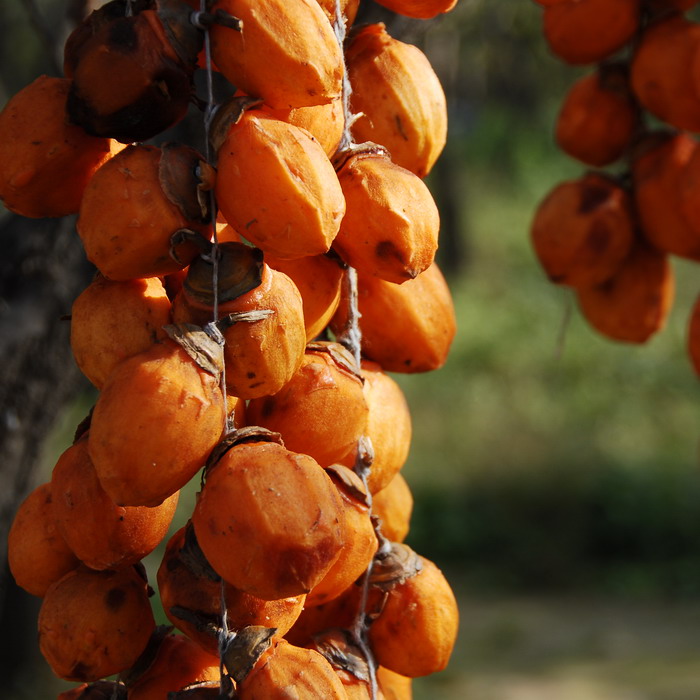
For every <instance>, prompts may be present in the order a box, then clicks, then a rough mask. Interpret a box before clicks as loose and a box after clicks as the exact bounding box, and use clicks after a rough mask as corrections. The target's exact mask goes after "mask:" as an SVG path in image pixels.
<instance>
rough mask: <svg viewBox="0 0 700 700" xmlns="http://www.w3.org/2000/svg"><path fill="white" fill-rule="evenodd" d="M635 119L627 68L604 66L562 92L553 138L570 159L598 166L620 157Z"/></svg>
mask: <svg viewBox="0 0 700 700" xmlns="http://www.w3.org/2000/svg"><path fill="white" fill-rule="evenodd" d="M638 122H639V111H638V109H637V107H636V105H635V102H634V100H633V99H632V96H631V94H630V91H629V88H628V75H627V70H626V69H625V68H624V67H622V66H620V65H619V64H616V65H613V66H606V67H603V68H601V69H599V70H598V71H596V72H595V73H591V74H589V75H586V76H584V77H583V78H580V79H579V80H578V81H576V83H574V85H573V86H572V87H571V89H570V90H569V92H568V93H567V94H566V97H565V98H564V102H563V104H562V106H561V110H560V111H559V116H558V117H557V124H556V141H557V144H558V146H559V148H561V149H562V150H563V151H564V152H565V153H567V154H568V155H570V156H571V157H572V158H576V159H578V160H580V161H581V162H583V163H586V164H587V165H593V166H596V167H602V166H604V165H609V164H610V163H613V162H615V161H616V160H618V159H619V158H620V157H622V155H623V154H624V153H625V151H626V150H627V148H628V147H629V146H630V144H631V142H632V138H633V136H634V133H635V130H636V128H637V125H638Z"/></svg>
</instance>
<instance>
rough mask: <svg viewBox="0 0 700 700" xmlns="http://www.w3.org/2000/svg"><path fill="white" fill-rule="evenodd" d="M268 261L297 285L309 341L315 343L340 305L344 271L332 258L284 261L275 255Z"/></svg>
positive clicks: (321, 257) (266, 258)
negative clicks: (314, 340) (315, 339)
mask: <svg viewBox="0 0 700 700" xmlns="http://www.w3.org/2000/svg"><path fill="white" fill-rule="evenodd" d="M265 262H266V263H267V264H268V265H269V266H270V267H271V268H272V269H273V270H277V271H278V272H283V273H284V274H285V275H287V276H288V277H289V278H290V279H291V280H292V282H294V284H295V285H296V286H297V289H298V290H299V293H300V294H301V301H302V305H303V309H304V325H305V327H306V340H307V342H310V341H311V340H313V339H314V338H315V337H316V336H317V335H318V334H319V333H320V332H321V331H322V330H323V329H324V328H325V327H326V326H327V325H328V322H329V321H330V320H331V318H333V314H334V313H335V312H336V310H337V309H338V305H339V304H340V295H341V286H342V282H343V269H342V267H341V266H340V264H339V263H338V262H337V261H336V260H334V259H333V258H332V257H330V256H326V255H311V256H309V257H306V258H296V259H294V260H281V259H280V258H275V257H273V256H271V255H266V256H265Z"/></svg>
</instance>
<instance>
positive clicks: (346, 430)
mask: <svg viewBox="0 0 700 700" xmlns="http://www.w3.org/2000/svg"><path fill="white" fill-rule="evenodd" d="M246 415H247V416H248V422H249V423H250V424H251V425H260V426H263V427H264V428H267V429H268V430H274V431H276V432H279V433H280V434H281V435H282V439H283V440H284V444H285V445H286V446H287V447H288V448H289V449H290V450H293V451H294V452H303V453H304V454H307V455H311V456H312V457H313V458H314V459H315V460H316V461H317V462H318V463H319V464H321V466H328V465H330V464H333V463H334V462H337V461H339V460H340V459H341V458H342V457H344V456H345V455H346V454H347V452H348V451H349V450H350V449H351V448H352V447H353V446H354V445H355V443H356V442H357V440H358V439H359V438H360V437H361V436H362V435H363V434H364V432H365V429H366V426H367V415H368V409H367V402H366V400H365V397H364V393H363V389H362V380H361V378H360V376H359V375H358V374H357V370H356V369H355V367H354V361H353V359H352V356H350V355H349V353H347V351H345V349H344V348H343V347H342V346H340V345H339V344H337V343H325V344H324V343H314V344H312V345H309V346H307V351H306V353H305V354H304V359H303V360H302V363H301V366H300V367H299V369H298V370H297V372H296V373H295V374H294V375H293V376H292V378H291V379H290V380H289V381H288V382H287V383H286V384H285V385H284V386H283V387H282V389H280V391H278V392H277V393H276V394H274V395H273V396H265V397H261V398H259V399H254V400H252V401H251V402H250V403H249V404H248V408H247V413H246Z"/></svg>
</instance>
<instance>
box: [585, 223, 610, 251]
mask: <svg viewBox="0 0 700 700" xmlns="http://www.w3.org/2000/svg"><path fill="white" fill-rule="evenodd" d="M610 238H611V235H610V229H609V228H608V226H607V225H606V224H605V222H603V221H595V222H594V223H593V225H592V226H591V227H590V228H589V229H588V236H586V248H588V249H589V250H591V251H593V253H596V254H599V255H602V254H603V253H604V252H605V251H606V250H607V249H608V247H609V245H610Z"/></svg>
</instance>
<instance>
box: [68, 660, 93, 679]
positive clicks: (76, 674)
mask: <svg viewBox="0 0 700 700" xmlns="http://www.w3.org/2000/svg"><path fill="white" fill-rule="evenodd" d="M69 675H70V677H71V679H72V680H76V681H91V680H93V679H92V678H89V677H88V676H89V675H90V669H89V668H88V667H87V666H86V665H85V664H84V663H83V662H82V661H78V663H76V664H75V666H73V668H72V669H71V670H70V674H69Z"/></svg>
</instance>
